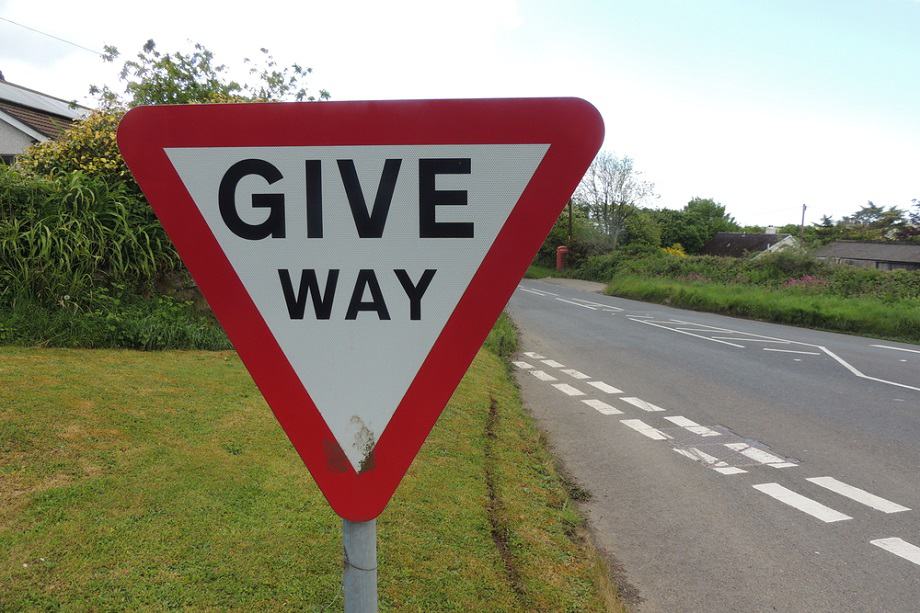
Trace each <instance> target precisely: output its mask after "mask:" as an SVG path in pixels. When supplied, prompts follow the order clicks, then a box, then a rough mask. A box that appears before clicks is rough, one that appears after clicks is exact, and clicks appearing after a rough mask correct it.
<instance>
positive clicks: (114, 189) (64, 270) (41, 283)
mask: <svg viewBox="0 0 920 613" xmlns="http://www.w3.org/2000/svg"><path fill="white" fill-rule="evenodd" d="M178 263H179V259H178V257H177V255H176V252H175V250H174V249H173V248H172V245H171V244H170V242H169V240H168V239H167V238H166V234H165V233H164V232H163V230H162V228H161V227H160V225H159V223H157V221H156V219H155V218H154V217H153V215H152V213H151V212H150V209H149V207H148V206H147V204H146V202H145V201H144V200H143V199H142V198H141V197H140V196H138V195H137V194H136V193H133V192H132V191H130V190H129V189H128V188H127V187H126V186H125V185H124V184H123V183H115V184H109V183H107V182H106V181H104V180H103V179H100V178H98V177H89V176H87V175H85V174H83V173H81V172H72V173H67V174H61V175H58V176H53V177H38V176H33V175H28V174H23V173H22V172H20V171H18V170H16V169H15V168H9V167H5V166H0V303H5V304H11V303H13V302H14V301H15V300H21V299H26V300H30V301H34V302H37V303H39V304H44V305H54V304H60V303H61V302H70V303H73V304H76V305H84V306H87V307H88V306H91V305H92V304H93V302H94V291H96V290H97V289H98V288H101V287H111V286H113V285H115V284H121V285H124V286H125V287H126V288H128V289H129V290H132V291H139V290H141V289H143V288H149V287H151V286H152V284H153V282H154V280H155V279H156V277H157V276H158V275H159V274H161V273H162V272H165V271H167V270H172V269H174V268H176V267H177V265H178Z"/></svg>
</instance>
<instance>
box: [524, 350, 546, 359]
mask: <svg viewBox="0 0 920 613" xmlns="http://www.w3.org/2000/svg"><path fill="white" fill-rule="evenodd" d="M524 355H526V356H527V357H528V358H532V359H534V360H542V359H543V358H545V357H546V356H545V355H540V354H539V353H536V352H533V351H525V352H524Z"/></svg>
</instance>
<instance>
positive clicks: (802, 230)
mask: <svg viewBox="0 0 920 613" xmlns="http://www.w3.org/2000/svg"><path fill="white" fill-rule="evenodd" d="M807 208H808V206H807V205H806V204H805V203H802V223H801V224H799V241H804V240H805V209H807Z"/></svg>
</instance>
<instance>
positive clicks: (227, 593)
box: [0, 320, 615, 611]
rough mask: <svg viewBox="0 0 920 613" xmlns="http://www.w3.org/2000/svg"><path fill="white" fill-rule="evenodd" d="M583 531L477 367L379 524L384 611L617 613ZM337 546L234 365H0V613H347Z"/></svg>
mask: <svg viewBox="0 0 920 613" xmlns="http://www.w3.org/2000/svg"><path fill="white" fill-rule="evenodd" d="M496 330H498V332H496V333H493V336H492V340H490V346H493V347H496V348H500V349H499V350H500V351H502V352H505V353H507V352H508V351H512V350H513V349H511V347H513V345H512V344H511V343H512V341H511V340H510V339H511V338H512V336H513V334H512V333H513V328H512V327H511V324H510V322H509V321H507V320H503V323H500V324H499V325H498V326H497V327H496ZM498 339H504V340H498ZM496 344H497V345H496ZM582 521H583V520H582V518H581V516H580V515H579V513H578V512H577V510H576V509H575V508H574V506H573V503H572V501H571V499H570V498H569V496H568V494H567V492H566V490H565V487H564V484H563V482H562V480H561V479H560V477H559V475H558V474H557V472H556V471H555V469H554V466H553V462H552V457H551V456H550V454H549V452H548V451H547V450H546V448H545V446H544V445H543V444H542V442H541V440H540V437H539V433H538V431H537V430H536V428H535V426H534V424H533V423H532V421H531V420H530V418H529V417H528V416H527V415H526V413H525V412H524V410H523V408H522V406H521V403H520V397H519V393H518V390H517V388H516V387H515V386H514V384H513V382H512V381H511V379H510V378H509V376H508V373H507V370H506V365H505V364H504V363H503V362H502V360H501V359H500V358H499V357H498V356H497V355H496V354H495V353H493V352H491V351H488V350H483V351H481V352H480V354H479V356H478V357H477V358H476V360H475V361H474V363H473V365H472V366H471V368H470V370H469V372H468V373H467V375H466V377H465V378H464V380H463V382H462V383H461V384H460V386H459V388H458V389H457V392H456V393H455V394H454V397H453V398H452V400H451V402H450V404H449V405H448V407H447V409H446V410H445V412H444V414H443V415H442V417H441V419H440V421H439V422H438V424H437V425H436V427H435V429H434V430H433V432H432V434H431V436H430V437H429V439H428V441H427V442H426V444H425V446H424V447H423V449H422V451H421V454H420V456H419V458H418V461H416V462H415V463H414V464H413V465H412V467H411V468H410V471H409V473H408V474H407V476H406V479H405V480H404V481H403V484H402V485H401V487H400V489H399V490H398V491H397V493H396V495H395V496H394V498H393V500H392V502H391V504H390V506H389V507H388V509H387V510H386V511H385V512H384V513H383V515H381V517H380V519H379V522H378V525H379V557H380V570H379V580H380V599H381V608H382V609H383V610H417V611H432V610H458V611H459V610H482V609H488V610H490V611H534V610H540V611H595V610H605V609H608V608H609V607H612V606H615V596H614V595H613V591H612V589H611V588H610V587H609V584H607V582H606V572H605V570H604V568H603V566H602V564H601V563H600V561H599V559H598V556H597V554H596V553H595V552H594V550H593V549H592V548H591V547H590V545H589V544H588V543H587V542H586V541H585V539H584V538H583V536H582ZM340 548H341V529H340V520H339V519H338V518H337V517H336V516H335V515H334V514H333V513H332V511H331V510H330V509H329V507H328V505H327V504H326V502H325V500H324V499H323V498H322V496H321V494H320V493H319V490H318V489H317V488H316V487H315V485H314V484H313V482H312V480H311V479H310V478H309V476H308V474H307V473H306V470H305V469H304V467H303V465H302V464H301V462H300V460H299V458H298V457H297V455H296V453H295V452H294V451H293V449H292V448H291V446H290V444H289V443H288V441H287V439H286V438H285V437H284V434H283V433H282V431H281V429H280V428H279V427H278V425H277V424H276V422H275V421H274V418H273V417H272V415H271V413H270V411H269V410H268V408H267V407H266V406H265V404H264V401H263V400H262V398H261V396H260V395H259V393H258V391H257V390H256V388H255V386H254V385H253V384H252V382H251V380H250V378H249V376H248V374H247V373H246V372H245V369H244V368H243V367H242V364H241V363H240V361H239V360H238V358H237V357H236V355H235V354H234V353H232V352H201V351H170V352H157V353H141V352H135V351H125V350H118V351H116V350H76V349H27V348H15V347H5V348H0V609H4V610H19V609H68V610H85V609H94V610H107V609H155V610H159V609H169V608H192V609H221V610H224V609H228V610H265V609H278V608H291V609H295V610H340V609H341V606H342V603H341V598H342V595H341V590H340V581H341V553H340Z"/></svg>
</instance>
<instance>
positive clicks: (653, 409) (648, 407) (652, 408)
mask: <svg viewBox="0 0 920 613" xmlns="http://www.w3.org/2000/svg"><path fill="white" fill-rule="evenodd" d="M620 400H622V401H623V402H628V403H629V404H631V405H633V406H634V407H638V408H640V409H642V410H643V411H648V412H649V413H657V412H659V411H664V409H662V408H661V407H660V406H658V405H657V404H652V403H651V402H646V401H645V400H642V399H641V398H635V397H630V398H620ZM665 419H667V418H665Z"/></svg>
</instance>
